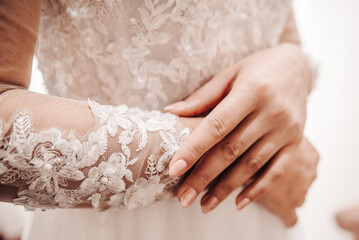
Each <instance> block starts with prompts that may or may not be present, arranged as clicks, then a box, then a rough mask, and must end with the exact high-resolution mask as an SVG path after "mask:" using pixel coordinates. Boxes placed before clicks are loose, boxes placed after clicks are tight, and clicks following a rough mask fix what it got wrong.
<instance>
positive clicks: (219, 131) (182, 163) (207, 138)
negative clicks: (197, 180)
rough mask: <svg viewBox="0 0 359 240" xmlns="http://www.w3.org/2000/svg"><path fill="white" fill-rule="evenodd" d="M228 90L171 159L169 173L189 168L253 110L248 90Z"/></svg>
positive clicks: (172, 174)
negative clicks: (239, 92) (235, 91)
mask: <svg viewBox="0 0 359 240" xmlns="http://www.w3.org/2000/svg"><path fill="white" fill-rule="evenodd" d="M242 92H243V94H241V95H239V94H238V91H237V93H236V94H233V91H231V92H230V93H229V94H228V95H227V96H226V97H225V98H224V99H223V100H222V101H221V102H220V103H219V104H218V105H217V106H216V107H215V108H214V109H213V110H212V111H211V112H210V113H209V114H208V115H207V116H206V117H205V118H204V119H203V121H202V122H201V123H200V124H199V125H198V126H197V127H196V128H195V129H194V130H193V132H192V133H191V134H190V136H189V137H188V138H187V139H186V141H185V142H184V143H183V144H182V145H181V146H180V148H179V149H178V151H177V152H176V153H175V155H174V156H173V158H172V160H171V163H170V170H169V175H170V176H171V177H178V176H180V175H182V174H183V173H185V172H186V171H187V170H189V169H190V168H191V167H192V166H193V165H194V164H195V163H196V162H197V161H198V159H199V158H200V157H201V156H202V155H203V154H205V153H206V152H207V151H208V150H209V149H210V148H211V147H213V146H214V145H215V144H216V143H218V142H219V141H220V140H221V139H223V138H224V137H225V136H226V135H227V134H228V133H229V132H230V131H232V130H233V129H234V128H235V127H236V126H237V125H238V124H239V123H240V122H241V121H242V120H243V119H244V118H245V117H246V116H248V115H249V114H250V113H251V112H252V110H253V101H251V100H250V99H251V98H253V96H252V97H251V96H248V95H249V91H242Z"/></svg>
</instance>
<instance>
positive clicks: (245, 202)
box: [237, 198, 251, 210]
mask: <svg viewBox="0 0 359 240" xmlns="http://www.w3.org/2000/svg"><path fill="white" fill-rule="evenodd" d="M250 202H251V200H250V199H249V198H244V199H242V200H241V201H240V202H239V203H238V204H237V209H238V210H242V209H243V208H244V207H246V206H247V205H248V204H249V203H250Z"/></svg>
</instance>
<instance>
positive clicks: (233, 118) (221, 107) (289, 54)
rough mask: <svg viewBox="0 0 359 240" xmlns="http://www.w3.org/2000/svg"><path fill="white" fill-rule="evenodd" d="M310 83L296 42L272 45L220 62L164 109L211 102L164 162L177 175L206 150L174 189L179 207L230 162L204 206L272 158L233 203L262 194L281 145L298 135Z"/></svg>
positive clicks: (272, 178)
mask: <svg viewBox="0 0 359 240" xmlns="http://www.w3.org/2000/svg"><path fill="white" fill-rule="evenodd" d="M310 89H311V71H310V67H309V65H308V62H307V59H306V57H305V56H304V54H303V53H302V51H301V49H300V48H299V47H298V46H297V45H295V44H280V45H278V46H275V47H272V48H270V49H266V50H263V51H261V52H257V53H255V54H253V55H251V56H249V57H247V58H245V59H243V60H241V61H239V62H238V63H236V64H235V65H233V66H231V67H228V68H227V69H225V70H223V71H222V72H220V73H219V74H218V75H216V76H215V77H214V78H213V79H211V80H210V81H209V82H208V83H206V84H205V85H204V86H203V87H201V88H200V89H198V90H197V91H196V92H195V93H194V94H193V95H191V96H190V97H189V98H187V99H186V100H185V101H182V102H178V103H175V104H173V105H170V106H168V107H167V108H165V110H166V111H169V112H172V113H175V114H178V115H180V116H195V115H198V114H201V113H203V112H205V111H206V110H208V109H210V108H212V107H214V109H213V110H212V111H211V112H210V113H209V114H208V115H207V116H206V117H205V118H204V119H203V121H201V122H200V124H199V125H198V126H197V127H196V128H195V129H194V130H193V132H192V134H191V135H190V136H189V138H188V139H187V140H186V141H185V142H184V143H183V144H182V145H181V147H180V149H179V150H178V151H177V152H176V154H175V155H174V157H173V158H172V161H171V163H170V175H171V176H172V177H177V176H180V175H182V174H184V173H185V172H186V171H188V170H189V169H190V168H191V167H192V166H193V165H194V164H195V163H196V162H197V161H198V160H199V159H200V158H201V157H202V156H203V155H204V154H205V153H206V152H207V151H208V152H207V154H206V155H205V156H204V157H203V158H202V159H201V161H199V163H198V164H197V165H196V167H195V168H194V170H193V171H192V172H191V173H190V174H189V176H188V177H187V178H186V179H185V181H184V183H183V184H182V186H181V187H180V189H179V191H178V197H179V199H180V201H181V204H182V206H183V207H187V206H189V205H190V204H191V203H192V202H193V201H194V200H195V198H196V197H197V195H198V194H199V193H200V192H202V191H203V190H204V189H205V188H206V186H207V185H208V184H209V183H210V182H211V181H212V180H214V179H215V178H216V177H217V176H218V175H219V174H221V173H222V172H223V171H224V170H226V169H227V167H228V166H229V165H231V164H232V165H231V167H230V168H228V169H227V171H225V173H224V174H223V176H221V178H220V179H219V181H217V182H216V183H215V184H213V185H212V186H211V188H210V189H209V191H208V192H207V194H206V195H205V196H204V198H203V199H202V206H203V211H204V212H208V211H210V210H212V209H214V208H215V207H216V206H217V205H218V204H219V203H220V202H221V201H223V200H224V199H225V198H226V197H227V196H228V195H229V194H230V193H231V192H232V191H233V190H235V189H237V188H238V187H240V186H242V185H243V183H245V182H246V181H247V180H248V179H249V178H251V177H253V176H254V175H255V174H256V173H257V172H258V170H260V169H262V167H263V166H264V165H266V163H267V162H268V161H269V160H270V159H272V161H271V162H270V165H269V167H268V168H267V170H266V171H263V173H262V174H256V180H255V181H254V182H253V183H252V184H251V185H250V188H247V190H245V194H241V195H240V196H239V197H238V198H237V207H238V209H241V208H243V207H244V206H246V205H248V204H249V203H250V202H252V201H254V200H256V199H258V198H259V197H260V196H261V195H263V193H264V192H266V191H267V190H268V189H269V188H270V187H271V186H272V185H273V183H274V182H276V181H277V180H278V179H279V178H280V177H281V176H282V175H283V173H284V168H285V166H286V164H287V163H288V160H290V159H288V154H285V151H284V149H286V148H289V147H290V146H295V145H298V144H299V143H300V141H301V139H302V134H303V128H304V124H305V118H306V103H307V95H308V94H309V92H310ZM239 157H240V158H239ZM237 158H239V160H238V161H236V159H237Z"/></svg>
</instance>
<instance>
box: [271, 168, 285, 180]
mask: <svg viewBox="0 0 359 240" xmlns="http://www.w3.org/2000/svg"><path fill="white" fill-rule="evenodd" d="M283 175H284V170H283V169H277V170H274V172H273V173H272V177H271V181H272V182H276V181H278V180H279V179H281V178H282V177H283Z"/></svg>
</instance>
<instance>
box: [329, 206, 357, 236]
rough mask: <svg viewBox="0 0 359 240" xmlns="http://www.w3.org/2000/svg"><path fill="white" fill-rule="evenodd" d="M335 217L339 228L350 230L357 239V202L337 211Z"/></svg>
mask: <svg viewBox="0 0 359 240" xmlns="http://www.w3.org/2000/svg"><path fill="white" fill-rule="evenodd" d="M335 218H336V221H337V223H338V225H339V226H340V227H341V228H343V229H345V230H347V231H349V232H351V233H352V234H353V235H354V237H355V239H356V240H359V204H357V205H355V206H352V207H349V208H346V209H344V210H342V211H340V212H338V213H337V214H336V216H335Z"/></svg>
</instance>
